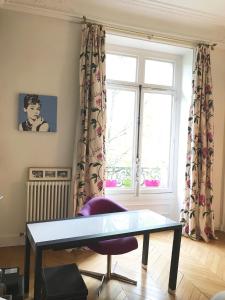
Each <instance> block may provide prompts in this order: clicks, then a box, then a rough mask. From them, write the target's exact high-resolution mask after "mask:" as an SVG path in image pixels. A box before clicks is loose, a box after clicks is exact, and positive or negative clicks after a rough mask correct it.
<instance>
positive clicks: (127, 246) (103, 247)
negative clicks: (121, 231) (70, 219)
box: [79, 196, 138, 294]
mask: <svg viewBox="0 0 225 300" xmlns="http://www.w3.org/2000/svg"><path fill="white" fill-rule="evenodd" d="M122 211H127V209H126V208H124V207H123V206H121V205H120V204H118V203H116V202H114V201H112V200H111V199H109V198H106V197H104V196H102V197H95V198H92V199H91V200H89V201H88V202H87V203H86V204H85V205H84V206H83V208H82V209H81V210H80V212H79V215H80V216H84V217H85V216H90V215H97V214H105V213H114V212H122ZM87 246H88V248H90V249H91V250H93V251H95V252H97V253H99V254H102V255H107V272H106V274H102V273H97V272H91V271H86V270H80V272H81V273H82V274H83V275H87V276H91V277H93V278H96V279H99V280H101V285H100V287H99V290H98V294H99V293H100V292H101V288H102V286H103V283H104V282H105V281H108V280H110V279H117V280H120V281H123V282H126V283H130V284H134V285H136V284H137V281H135V280H132V279H130V278H127V277H124V276H122V275H119V274H116V273H112V272H111V255H120V254H123V253H127V252H130V251H132V250H134V249H136V248H137V247H138V243H137V239H136V238H135V237H122V238H116V239H112V240H106V241H99V242H96V243H94V244H93V243H92V244H90V245H87Z"/></svg>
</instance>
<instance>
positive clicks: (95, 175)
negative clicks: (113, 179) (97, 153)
mask: <svg viewBox="0 0 225 300" xmlns="http://www.w3.org/2000/svg"><path fill="white" fill-rule="evenodd" d="M97 179H98V175H97V174H96V173H93V174H91V180H94V183H96V182H97Z"/></svg>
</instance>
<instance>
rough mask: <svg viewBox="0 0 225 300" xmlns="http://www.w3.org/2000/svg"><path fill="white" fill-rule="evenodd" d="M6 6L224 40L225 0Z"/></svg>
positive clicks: (15, 2)
mask: <svg viewBox="0 0 225 300" xmlns="http://www.w3.org/2000/svg"><path fill="white" fill-rule="evenodd" d="M0 7H2V8H6V9H13V10H20V11H24V12H32V13H36V14H43V15H52V16H55V17H60V18H63V17H64V18H66V17H67V18H76V17H81V16H82V15H86V16H87V18H89V19H92V20H96V21H99V22H103V23H109V24H117V25H118V24H119V25H124V26H128V27H133V28H142V29H144V30H148V31H149V30H150V29H151V30H152V31H154V32H158V33H170V34H172V35H175V36H181V37H186V38H190V39H191V38H194V39H195V40H205V41H215V42H221V43H224V44H225V1H224V0H213V1H212V0H160V1H159V0H0Z"/></svg>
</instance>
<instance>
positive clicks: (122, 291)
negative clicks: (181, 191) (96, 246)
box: [0, 232, 225, 300]
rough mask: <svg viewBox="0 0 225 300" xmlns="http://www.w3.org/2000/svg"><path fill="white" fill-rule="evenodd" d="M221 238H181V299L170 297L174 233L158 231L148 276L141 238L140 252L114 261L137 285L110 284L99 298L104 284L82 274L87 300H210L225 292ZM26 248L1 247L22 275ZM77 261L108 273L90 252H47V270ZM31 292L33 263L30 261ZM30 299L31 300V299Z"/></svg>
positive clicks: (0, 258)
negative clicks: (197, 240)
mask: <svg viewBox="0 0 225 300" xmlns="http://www.w3.org/2000/svg"><path fill="white" fill-rule="evenodd" d="M217 236H218V240H215V241H211V242H210V243H207V244H206V243H204V242H196V241H192V240H190V239H187V238H184V237H183V238H182V243H181V253H180V263H179V274H178V281H177V291H176V295H175V296H172V295H169V294H168V292H167V289H168V276H169V275H168V274H169V266H170V257H171V245H172V239H173V234H172V233H171V232H167V233H165V232H162V233H154V234H151V236H150V247H149V263H148V270H147V272H146V271H145V270H143V269H142V267H141V252H142V238H141V237H138V242H139V247H138V249H137V250H135V251H133V252H130V253H127V254H124V255H120V256H114V257H113V267H114V271H115V272H117V273H120V274H122V275H125V276H128V277H130V278H132V279H135V280H137V281H138V284H137V286H132V285H129V284H125V283H121V282H118V281H114V280H111V281H110V282H108V283H107V284H106V285H105V286H104V288H103V290H102V293H101V295H100V297H97V295H96V290H97V287H98V286H99V281H98V280H95V279H92V278H90V277H85V276H83V278H84V280H85V282H86V285H87V287H88V300H95V299H99V300H103V299H104V300H125V299H126V300H127V299H130V300H170V299H176V300H207V299H210V298H211V296H212V295H214V294H215V293H217V292H219V291H222V290H225V233H222V232H217ZM23 258H24V248H23V247H7V248H0V266H2V267H4V266H7V267H9V266H19V267H20V270H21V273H22V272H23ZM73 262H75V263H77V265H78V266H79V267H80V268H83V269H87V270H92V271H98V272H105V269H106V257H105V256H102V255H98V254H95V253H93V252H90V251H88V250H81V249H74V250H73V251H72V252H68V251H65V250H63V251H46V252H45V254H44V258H43V264H44V265H45V266H55V265H61V264H66V263H73ZM30 284H31V293H30V296H31V295H32V292H33V291H32V289H33V260H32V263H31V282H30ZM29 299H32V298H31V297H30V298H29Z"/></svg>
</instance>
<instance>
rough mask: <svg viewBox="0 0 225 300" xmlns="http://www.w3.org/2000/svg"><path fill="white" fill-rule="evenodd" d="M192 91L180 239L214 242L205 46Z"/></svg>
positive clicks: (199, 53) (210, 118) (200, 52)
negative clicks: (181, 236)
mask: <svg viewBox="0 0 225 300" xmlns="http://www.w3.org/2000/svg"><path fill="white" fill-rule="evenodd" d="M192 87H193V96H192V103H191V107H190V113H189V120H188V121H189V124H188V144H187V158H186V173H185V200H184V204H183V208H182V209H181V222H182V224H183V235H185V236H188V237H190V238H192V239H195V240H198V239H203V240H204V241H208V240H209V239H212V238H215V233H214V212H213V209H212V202H213V186H212V171H213V155H214V142H213V118H214V104H213V96H212V78H211V63H210V46H208V45H204V44H201V45H199V46H198V47H197V49H196V53H195V62H194V70H193V81H192Z"/></svg>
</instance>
